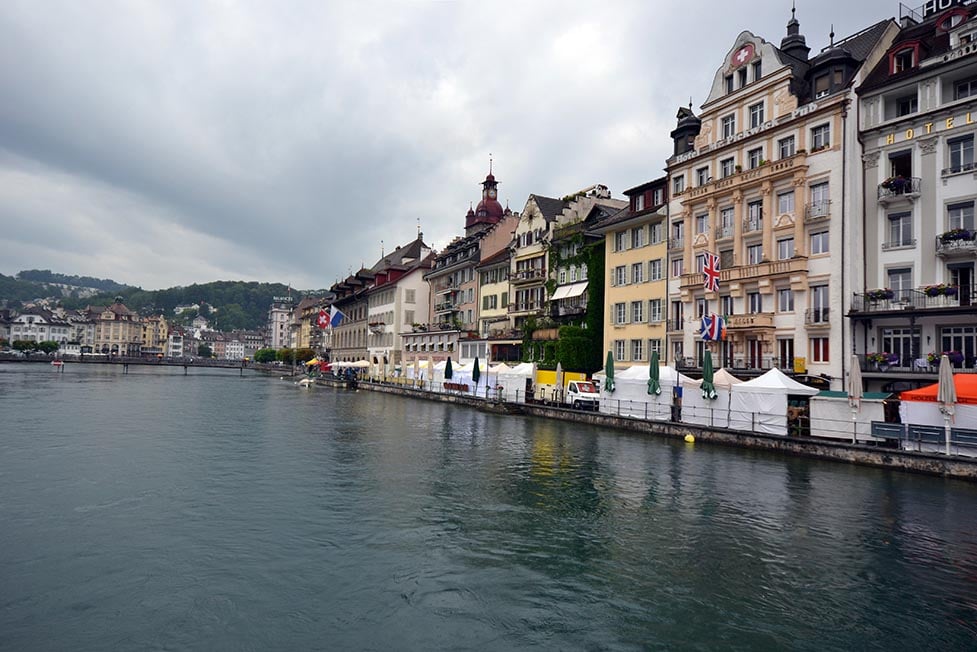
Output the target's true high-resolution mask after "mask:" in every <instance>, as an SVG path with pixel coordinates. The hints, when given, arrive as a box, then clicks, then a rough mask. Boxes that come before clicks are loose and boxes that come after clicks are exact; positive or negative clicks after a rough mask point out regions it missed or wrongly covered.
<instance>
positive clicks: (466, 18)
mask: <svg viewBox="0 0 977 652" xmlns="http://www.w3.org/2000/svg"><path fill="white" fill-rule="evenodd" d="M898 8H899V4H898V2H895V1H880V0H869V1H862V2H852V1H851V0H820V1H815V0H798V1H797V17H798V19H799V20H800V21H801V31H802V33H803V34H804V35H805V36H806V37H807V42H808V45H809V46H811V48H812V52H817V51H819V50H820V49H821V48H822V47H824V46H826V45H827V44H828V33H829V32H830V24H831V23H834V26H835V32H836V33H837V36H838V38H841V37H844V36H847V35H848V34H850V33H852V32H855V31H858V30H860V29H862V28H864V27H867V26H868V25H870V24H872V23H874V22H876V21H878V20H881V19H883V18H887V17H891V16H895V15H897V14H898ZM789 17H790V2H789V1H784V2H777V3H772V2H766V1H764V2H757V1H756V0H749V1H748V0H728V1H725V2H721V3H720V2H711V1H710V2H698V3H697V2H690V1H689V0H681V1H679V0H638V1H635V2H616V1H614V2H608V1H606V0H605V1H604V2H574V1H572V0H571V1H568V0H562V1H554V2H548V1H537V0H520V1H518V2H498V1H493V2H488V1H484V2H467V1H459V2H364V1H362V0H358V1H356V2H353V1H350V2H343V3H333V2H324V1H322V0H309V1H308V2H304V1H302V2H280V1H277V0H276V1H275V2H271V1H265V2H235V1H232V0H222V1H214V2H202V1H199V0H192V1H188V2H180V1H172V0H158V1H156V2H137V1H135V0H120V1H119V2H107V1H101V0H87V1H85V2H77V1H74V0H72V1H68V2H56V1H54V0H44V1H42V2H38V1H37V0H25V1H23V2H17V1H11V0H5V2H3V4H2V8H0V96H2V98H3V100H2V102H0V272H2V273H4V274H14V273H16V272H17V271H19V270H21V269H33V268H38V269H52V270H54V271H60V272H63V273H68V274H83V275H91V276H97V277H103V278H113V279H115V280H117V281H120V282H125V283H131V284H135V285H140V286H142V287H144V288H146V289H157V288H165V287H170V286H173V285H188V284H190V283H194V282H208V281H214V280H258V281H268V282H281V283H291V284H292V286H293V287H298V288H303V289H312V288H322V287H328V286H330V285H332V284H333V283H334V282H335V281H336V280H337V279H339V278H342V277H344V276H346V274H347V273H348V272H349V271H350V270H351V269H357V268H359V267H360V265H362V264H365V265H367V266H370V265H372V264H373V263H374V262H375V261H376V260H377V259H378V258H379V256H380V251H381V244H380V243H381V240H382V241H383V242H384V246H385V248H386V250H387V251H389V250H390V249H391V248H392V247H393V246H395V245H397V244H404V243H406V242H409V241H410V240H413V239H414V237H415V236H416V233H417V224H418V220H420V225H421V229H422V230H423V232H424V239H425V241H426V242H427V243H428V244H431V245H433V246H434V247H435V248H437V249H440V248H442V247H444V246H445V245H446V244H447V243H448V242H449V241H450V240H451V238H453V237H454V236H455V235H458V234H460V233H461V231H462V229H463V226H464V216H465V213H466V212H467V210H468V207H469V203H471V202H476V203H477V201H478V200H479V196H480V194H479V193H480V191H481V187H480V185H479V184H480V182H481V181H482V180H483V179H484V177H485V174H486V173H487V171H488V160H489V154H490V153H491V154H492V156H493V158H494V161H495V162H494V171H495V175H496V177H497V178H498V180H499V182H500V186H499V198H500V200H501V201H502V202H503V204H505V203H506V201H508V203H509V205H510V207H511V208H512V209H513V210H515V211H518V210H521V209H522V207H523V205H524V204H525V202H526V198H527V197H528V195H529V194H530V193H536V194H541V195H548V196H552V197H562V196H564V195H567V194H570V193H572V192H575V191H576V190H579V189H581V188H584V187H586V186H589V185H591V184H594V183H603V184H606V185H608V186H609V187H610V188H611V191H612V192H613V193H614V196H616V197H620V196H621V193H622V191H623V190H626V189H627V188H630V187H633V186H635V185H638V184H640V183H642V182H644V181H647V180H650V179H654V178H656V177H658V176H660V175H661V174H662V168H663V166H664V159H665V158H666V157H667V156H668V155H669V154H670V151H671V143H670V140H669V137H668V133H669V131H670V130H671V129H672V128H674V125H675V112H676V110H677V108H678V107H679V106H680V105H686V104H688V101H689V97H690V96H691V97H692V98H693V101H694V102H695V107H696V110H697V111H698V106H699V104H701V102H702V101H703V99H704V98H705V95H706V93H707V92H708V89H709V87H710V85H711V83H712V77H713V75H714V73H715V71H716V69H717V68H718V67H719V66H720V64H721V63H722V60H723V57H724V56H725V54H726V52H727V50H728V49H729V48H730V47H732V44H733V41H734V40H735V39H736V37H737V35H738V34H739V33H740V31H742V30H747V29H748V30H750V31H752V32H753V33H755V34H757V35H758V36H761V37H763V38H765V39H767V40H769V41H772V42H773V43H774V44H775V45H779V43H780V39H781V38H782V37H783V35H784V33H785V25H786V23H787V20H788V19H789Z"/></svg>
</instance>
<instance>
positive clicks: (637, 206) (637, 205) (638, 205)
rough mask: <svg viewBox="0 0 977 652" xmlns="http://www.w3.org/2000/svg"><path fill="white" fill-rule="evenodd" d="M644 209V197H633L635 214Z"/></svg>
mask: <svg viewBox="0 0 977 652" xmlns="http://www.w3.org/2000/svg"><path fill="white" fill-rule="evenodd" d="M644 209H645V196H644V194H643V193H642V194H640V195H635V196H634V210H635V212H637V211H643V210H644Z"/></svg>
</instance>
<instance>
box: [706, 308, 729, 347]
mask: <svg viewBox="0 0 977 652" xmlns="http://www.w3.org/2000/svg"><path fill="white" fill-rule="evenodd" d="M699 332H700V333H702V339H703V340H704V341H706V342H719V341H722V340H725V339H726V320H725V319H723V318H722V317H721V316H720V315H717V314H712V315H704V316H703V317H702V324H701V327H700V331H699Z"/></svg>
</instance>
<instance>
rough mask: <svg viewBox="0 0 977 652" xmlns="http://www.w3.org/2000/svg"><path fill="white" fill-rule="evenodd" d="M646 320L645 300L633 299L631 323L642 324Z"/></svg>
mask: <svg viewBox="0 0 977 652" xmlns="http://www.w3.org/2000/svg"><path fill="white" fill-rule="evenodd" d="M644 321H645V302H644V301H632V302H631V323H632V324H642V323H644Z"/></svg>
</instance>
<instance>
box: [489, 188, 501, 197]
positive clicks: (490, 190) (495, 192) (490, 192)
mask: <svg viewBox="0 0 977 652" xmlns="http://www.w3.org/2000/svg"><path fill="white" fill-rule="evenodd" d="M497 194H499V193H498V191H496V189H495V188H489V193H488V195H489V197H490V198H491V199H495V196H496V195H497Z"/></svg>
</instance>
